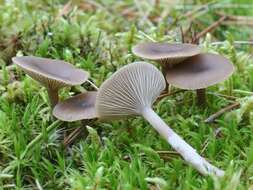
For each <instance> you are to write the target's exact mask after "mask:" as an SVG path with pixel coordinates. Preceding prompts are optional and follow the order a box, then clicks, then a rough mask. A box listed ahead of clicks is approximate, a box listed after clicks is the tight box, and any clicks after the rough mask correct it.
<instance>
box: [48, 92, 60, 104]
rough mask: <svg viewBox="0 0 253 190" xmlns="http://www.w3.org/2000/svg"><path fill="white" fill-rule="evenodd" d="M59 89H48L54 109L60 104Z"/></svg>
mask: <svg viewBox="0 0 253 190" xmlns="http://www.w3.org/2000/svg"><path fill="white" fill-rule="evenodd" d="M58 91H59V90H58V89H51V88H48V89H47V93H48V97H49V101H50V104H51V107H52V108H54V106H55V105H56V104H57V103H58V102H59V95H58Z"/></svg>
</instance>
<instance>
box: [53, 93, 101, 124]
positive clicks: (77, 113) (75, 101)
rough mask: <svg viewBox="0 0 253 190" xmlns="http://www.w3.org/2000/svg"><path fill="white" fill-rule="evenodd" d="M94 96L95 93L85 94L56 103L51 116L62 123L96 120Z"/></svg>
mask: <svg viewBox="0 0 253 190" xmlns="http://www.w3.org/2000/svg"><path fill="white" fill-rule="evenodd" d="M96 96H97V92H96V91H90V92H85V93H82V94H78V95H76V96H73V97H71V98H69V99H67V100H65V101H63V102H60V103H58V104H57V105H56V106H55V107H54V109H53V115H54V116H55V117H56V118H57V119H60V120H62V121H78V120H83V119H93V118H96V111H95V101H96Z"/></svg>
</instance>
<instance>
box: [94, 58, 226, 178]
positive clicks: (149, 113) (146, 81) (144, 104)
mask: <svg viewBox="0 0 253 190" xmlns="http://www.w3.org/2000/svg"><path fill="white" fill-rule="evenodd" d="M165 84H166V82H165V79H164V77H163V75H162V73H161V72H160V71H159V70H158V69H157V68H156V67H155V66H153V65H151V64H149V63H145V62H136V63H132V64H129V65H126V66H124V67H122V68H121V69H119V70H118V71H116V72H115V73H114V74H113V75H112V76H111V78H109V79H107V80H106V81H105V82H104V83H103V84H102V85H101V87H100V88H99V90H98V94H97V100H96V104H95V108H96V112H97V116H98V118H101V119H119V118H125V117H129V116H138V115H139V116H143V117H144V118H145V119H146V120H147V121H148V122H149V123H150V124H151V126H152V127H153V128H154V129H155V130H156V131H157V132H158V133H159V134H160V135H161V136H162V137H163V138H164V139H165V140H167V142H168V143H169V144H170V145H171V146H172V148H174V149H175V150H176V151H177V152H178V153H179V154H180V155H181V156H182V157H183V158H184V159H185V161H186V162H187V163H189V164H191V165H192V166H193V167H194V168H195V169H197V170H198V171H199V172H200V173H201V174H203V175H216V176H223V175H224V171H222V170H220V169H218V168H217V167H215V166H213V165H211V164H210V163H209V162H208V161H207V160H205V159H204V158H203V157H201V156H200V155H199V154H198V153H197V152H196V150H195V149H194V148H192V147H191V146H190V145H189V144H187V143H186V142H185V141H184V140H183V139H182V138H181V137H180V136H179V135H177V134H176V133H175V132H174V131H173V130H172V129H171V128H170V127H169V126H168V125H167V124H166V123H165V122H164V121H163V120H162V119H161V118H160V117H159V116H158V115H157V114H156V113H155V112H154V111H153V109H152V108H151V107H152V104H153V103H154V102H155V100H156V99H157V97H158V96H159V95H160V93H161V92H162V91H163V90H164V88H165Z"/></svg>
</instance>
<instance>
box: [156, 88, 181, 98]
mask: <svg viewBox="0 0 253 190" xmlns="http://www.w3.org/2000/svg"><path fill="white" fill-rule="evenodd" d="M184 91H185V90H183V89H180V90H176V91H174V92H170V93H164V94H161V95H160V96H159V97H158V98H157V100H161V99H162V98H164V97H167V96H173V95H175V94H178V93H180V92H184Z"/></svg>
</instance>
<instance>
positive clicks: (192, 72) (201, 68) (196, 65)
mask: <svg viewBox="0 0 253 190" xmlns="http://www.w3.org/2000/svg"><path fill="white" fill-rule="evenodd" d="M233 71H234V67H233V65H232V64H231V63H230V62H229V60H228V59H226V58H225V57H223V56H220V55H216V54H210V53H205V54H199V55H196V56H193V57H191V58H188V59H186V60H185V61H183V62H181V63H180V64H177V65H175V66H174V67H172V68H169V69H167V71H166V80H167V82H168V83H169V84H171V85H173V86H175V87H178V88H181V89H187V90H196V91H197V100H198V104H199V105H204V104H205V102H206V98H205V89H206V88H207V87H209V86H211V85H214V84H216V83H219V82H222V81H224V80H225V79H227V78H228V77H229V76H230V75H231V74H232V73H233Z"/></svg>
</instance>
